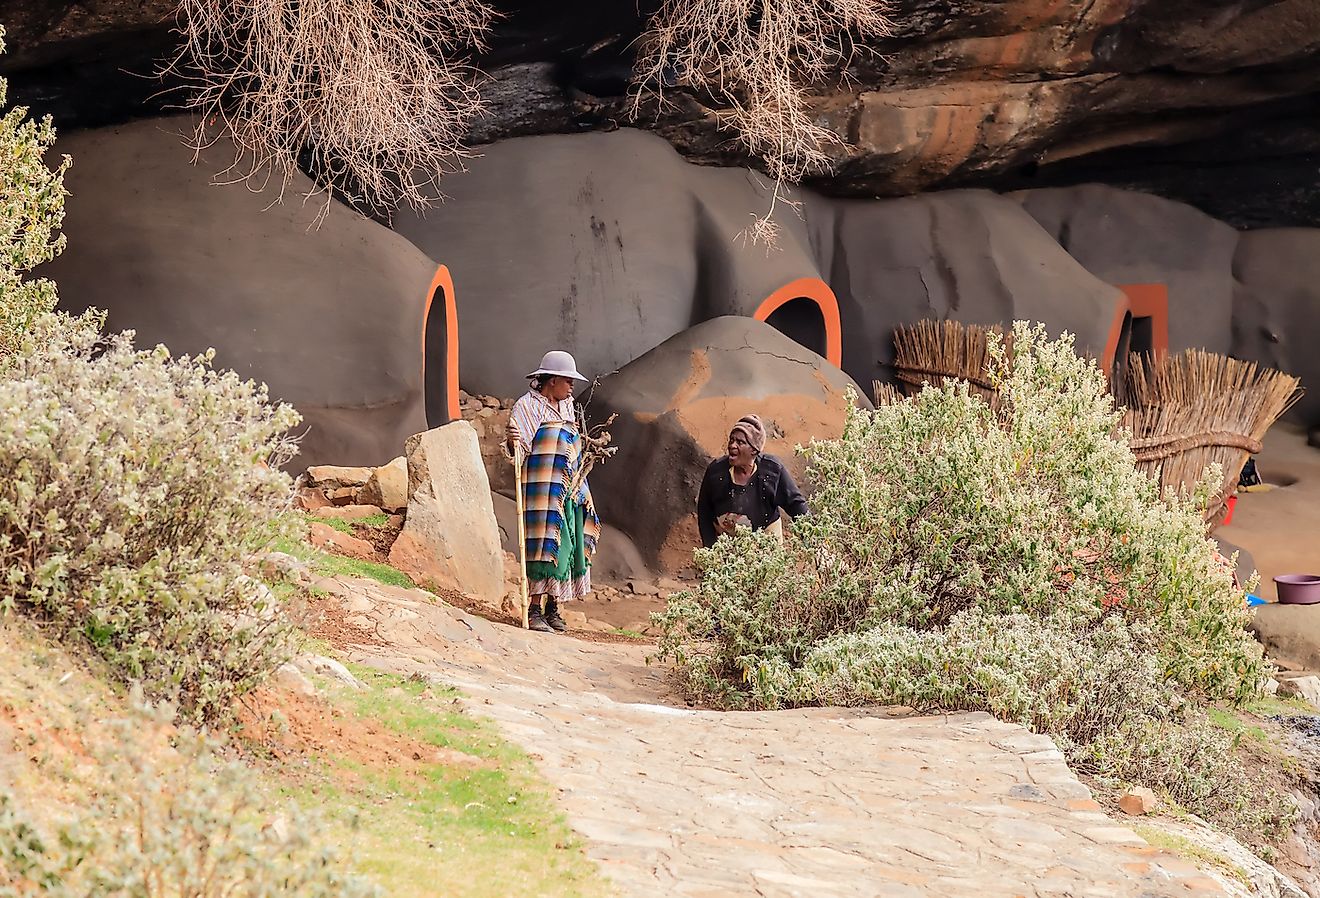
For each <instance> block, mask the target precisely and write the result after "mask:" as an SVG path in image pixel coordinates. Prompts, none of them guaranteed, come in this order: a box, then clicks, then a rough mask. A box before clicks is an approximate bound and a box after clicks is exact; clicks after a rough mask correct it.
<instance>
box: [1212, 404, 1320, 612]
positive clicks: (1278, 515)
mask: <svg viewBox="0 0 1320 898" xmlns="http://www.w3.org/2000/svg"><path fill="white" fill-rule="evenodd" d="M1264 442H1265V448H1264V449H1262V450H1261V453H1260V454H1259V455H1258V456H1256V467H1257V469H1258V470H1259V471H1260V474H1261V478H1262V479H1263V480H1265V482H1267V483H1272V484H1281V485H1280V486H1278V487H1277V488H1276V489H1273V490H1270V491H1269V492H1264V493H1241V492H1240V493H1238V501H1237V509H1236V510H1235V511H1234V513H1233V522H1232V523H1231V524H1229V525H1228V526H1226V527H1220V528H1219V529H1218V530H1217V531H1216V532H1215V536H1217V537H1222V538H1223V539H1226V540H1228V541H1229V542H1232V543H1234V544H1235V545H1237V546H1240V547H1241V548H1242V549H1245V550H1246V551H1248V552H1250V553H1251V555H1252V557H1253V559H1254V560H1255V562H1256V569H1257V570H1258V571H1260V576H1261V583H1260V587H1259V588H1258V589H1257V590H1256V594H1257V595H1259V596H1260V597H1261V598H1263V599H1268V600H1270V601H1274V600H1275V599H1276V598H1277V597H1278V596H1277V593H1276V591H1275V588H1274V580H1273V578H1274V576H1275V575H1277V574H1320V449H1315V448H1313V447H1311V446H1308V445H1306V434H1305V432H1304V431H1303V430H1302V429H1301V428H1300V427H1294V426H1292V425H1289V424H1276V425H1274V427H1272V428H1271V429H1270V432H1269V433H1267V434H1266V435H1265V440H1264Z"/></svg>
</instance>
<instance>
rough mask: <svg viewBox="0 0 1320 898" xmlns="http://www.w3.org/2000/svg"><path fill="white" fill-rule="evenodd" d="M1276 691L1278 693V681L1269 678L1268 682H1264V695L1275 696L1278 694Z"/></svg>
mask: <svg viewBox="0 0 1320 898" xmlns="http://www.w3.org/2000/svg"><path fill="white" fill-rule="evenodd" d="M1278 691H1279V681H1278V680H1276V679H1274V677H1270V678H1269V679H1268V680H1266V681H1265V694H1266V695H1275V694H1277V693H1278Z"/></svg>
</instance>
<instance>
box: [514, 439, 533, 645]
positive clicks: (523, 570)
mask: <svg viewBox="0 0 1320 898" xmlns="http://www.w3.org/2000/svg"><path fill="white" fill-rule="evenodd" d="M513 484H514V487H513V488H514V495H515V496H516V497H517V500H518V591H519V593H520V597H521V598H522V625H523V629H524V630H526V629H528V627H527V612H528V609H529V608H531V605H532V597H531V596H530V595H528V594H527V524H526V523H525V522H524V521H523V447H522V442H521V441H519V442H516V443H514V446H513Z"/></svg>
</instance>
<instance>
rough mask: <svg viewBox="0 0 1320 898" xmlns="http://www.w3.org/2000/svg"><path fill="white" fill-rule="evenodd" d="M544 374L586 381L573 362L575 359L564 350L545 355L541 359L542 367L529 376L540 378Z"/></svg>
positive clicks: (552, 351) (555, 350)
mask: <svg viewBox="0 0 1320 898" xmlns="http://www.w3.org/2000/svg"><path fill="white" fill-rule="evenodd" d="M542 374H549V375H551V376H553V377H571V378H573V379H574V380H580V381H586V378H585V377H583V376H582V375H581V374H579V373H578V369H577V362H575V361H573V357H572V356H571V355H569V354H568V353H566V352H564V351H563V350H562V349H554V350H551V351H550V352H547V353H546V354H545V355H543V356H542V357H541V367H540V368H537V369H536V370H535V371H533V372H532V373H531V374H529V375H527V376H528V377H540V376H541V375H542Z"/></svg>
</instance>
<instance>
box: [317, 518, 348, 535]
mask: <svg viewBox="0 0 1320 898" xmlns="http://www.w3.org/2000/svg"><path fill="white" fill-rule="evenodd" d="M307 520H309V521H315V522H316V523H318V524H324V525H326V526H327V527H332V528H334V529H335V530H338V531H339V532H340V533H346V534H348V535H349V536H352V535H353V522H352V521H345V520H344V519H343V518H323V517H319V516H317V515H311V516H309V517H308V518H307Z"/></svg>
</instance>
